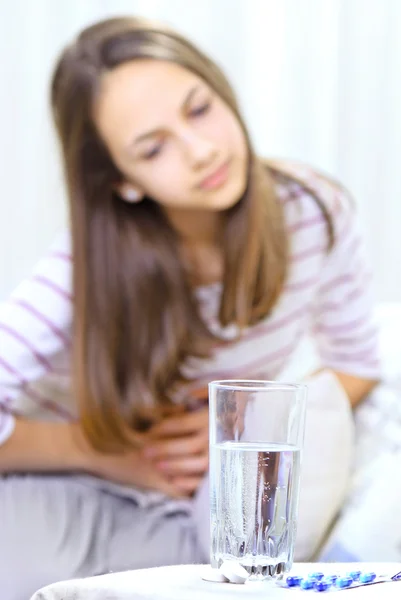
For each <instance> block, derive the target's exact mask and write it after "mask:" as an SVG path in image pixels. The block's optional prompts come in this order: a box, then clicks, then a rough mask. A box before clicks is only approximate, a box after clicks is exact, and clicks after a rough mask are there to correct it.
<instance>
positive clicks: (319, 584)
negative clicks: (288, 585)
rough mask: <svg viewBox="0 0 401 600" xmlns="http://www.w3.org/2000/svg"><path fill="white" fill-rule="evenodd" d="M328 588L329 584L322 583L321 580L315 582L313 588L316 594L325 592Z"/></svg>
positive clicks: (326, 582) (322, 580)
mask: <svg viewBox="0 0 401 600" xmlns="http://www.w3.org/2000/svg"><path fill="white" fill-rule="evenodd" d="M329 587H330V583H329V582H328V581H324V579H321V580H320V581H315V584H314V588H315V590H316V591H317V592H325V591H326V590H328V589H329Z"/></svg>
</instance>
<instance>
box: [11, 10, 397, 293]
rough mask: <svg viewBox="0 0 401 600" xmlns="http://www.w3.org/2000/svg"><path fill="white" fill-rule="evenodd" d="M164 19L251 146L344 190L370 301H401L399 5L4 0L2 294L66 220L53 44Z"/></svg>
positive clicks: (57, 46) (56, 46)
mask: <svg viewBox="0 0 401 600" xmlns="http://www.w3.org/2000/svg"><path fill="white" fill-rule="evenodd" d="M116 14H139V15H144V16H150V17H157V18H161V19H163V20H167V21H168V22H169V23H170V24H172V25H174V26H176V27H177V28H179V29H180V30H181V31H183V32H184V33H186V34H188V35H189V36H191V37H192V38H193V39H194V40H195V41H196V42H198V43H199V44H200V45H201V46H202V47H203V48H204V49H205V50H206V51H208V52H209V53H210V54H212V55H213V56H214V57H215V58H216V59H217V60H218V62H219V63H220V64H221V65H222V66H223V67H224V68H225V69H226V71H227V73H228V75H229V76H230V77H231V79H232V81H233V83H234V86H235V88H236V90H237V92H238V94H239V97H240V100H241V103H242V106H243V110H244V112H245V115H246V117H247V119H248V123H249V126H250V129H251V132H252V133H253V137H254V140H255V142H256V145H257V148H258V149H259V150H260V151H261V152H262V153H263V154H266V155H273V156H281V157H290V158H293V159H298V160H301V161H306V162H310V163H313V164H315V165H316V166H317V167H320V168H321V169H324V170H325V171H327V172H329V173H331V174H332V175H334V176H336V177H338V178H340V179H341V180H342V181H343V182H344V183H345V184H346V185H347V186H348V187H349V188H350V189H351V191H352V192H353V194H354V196H355V198H356V200H357V202H358V206H359V208H360V212H361V217H362V220H363V223H364V225H365V230H366V235H367V242H368V249H369V252H370V256H371V260H372V265H373V269H374V274H375V281H376V287H377V297H378V299H380V300H387V301H398V300H401V275H400V273H399V270H398V262H399V257H401V237H400V236H399V229H400V225H401V176H400V170H399V168H398V163H399V161H400V157H401V106H400V98H401V36H400V35H399V30H400V27H401V2H400V1H399V0H137V1H135V0H61V1H60V2H55V1H54V0H35V1H32V0H0V68H1V71H0V72H1V77H2V82H1V93H0V176H1V177H0V180H1V184H2V193H1V200H0V300H1V299H3V298H4V297H6V295H7V294H8V293H9V292H10V291H11V289H12V288H13V287H14V286H15V285H16V284H17V283H18V281H19V280H20V279H21V277H23V276H25V275H26V274H28V273H29V270H30V269H31V267H32V266H33V264H34V262H35V261H36V260H37V259H38V258H39V257H40V255H41V254H42V253H43V252H44V251H45V249H46V247H47V245H48V244H49V243H50V242H51V240H52V238H53V236H54V234H55V232H56V230H57V229H58V228H59V227H61V226H62V225H63V223H65V218H66V217H65V215H66V211H65V199H64V193H63V185H62V178H61V174H60V167H59V162H58V151H57V146H56V143H55V140H54V137H53V132H52V126H51V122H50V114H49V110H48V83H49V77H50V73H51V70H52V67H53V64H54V61H55V58H56V56H57V54H58V52H59V51H60V49H61V48H62V46H63V45H64V44H65V43H66V42H67V41H68V40H69V39H70V37H71V36H73V35H74V34H75V33H76V32H77V31H78V30H79V29H80V28H81V27H83V26H85V25H87V24H88V23H90V22H92V21H94V20H97V19H99V18H103V17H106V16H110V15H116Z"/></svg>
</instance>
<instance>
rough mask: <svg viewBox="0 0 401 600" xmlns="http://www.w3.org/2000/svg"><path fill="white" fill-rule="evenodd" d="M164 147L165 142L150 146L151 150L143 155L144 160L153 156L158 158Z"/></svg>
mask: <svg viewBox="0 0 401 600" xmlns="http://www.w3.org/2000/svg"><path fill="white" fill-rule="evenodd" d="M162 147H163V142H159V143H158V144H156V145H154V146H152V147H151V148H149V150H148V151H147V152H145V153H144V154H143V155H142V158H143V159H144V160H152V158H156V156H158V155H159V154H160V152H161V150H162Z"/></svg>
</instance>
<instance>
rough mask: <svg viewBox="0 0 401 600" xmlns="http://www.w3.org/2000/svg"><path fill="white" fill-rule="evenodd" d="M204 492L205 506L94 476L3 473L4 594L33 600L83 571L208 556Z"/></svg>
mask: <svg viewBox="0 0 401 600" xmlns="http://www.w3.org/2000/svg"><path fill="white" fill-rule="evenodd" d="M202 497H203V499H204V500H206V502H205V501H204V500H202V506H200V503H199V501H197V500H196V499H195V501H186V500H185V501H176V500H171V499H167V498H166V497H164V496H161V495H159V494H146V493H143V492H140V491H138V490H134V489H130V488H126V487H124V486H120V485H116V484H113V483H109V482H104V481H101V480H98V479H96V478H94V477H90V476H88V477H87V476H69V475H66V476H65V475H57V476H53V475H52V476H50V475H38V476H36V475H32V474H29V475H12V476H11V475H10V476H4V477H0V591H1V593H0V597H1V599H3V598H4V600H29V598H30V597H31V596H32V595H33V593H34V592H35V591H36V590H38V589H39V588H42V587H44V586H46V585H48V584H51V583H53V582H56V581H62V580H67V579H72V578H77V577H87V576H93V575H99V574H104V573H109V572H111V571H124V570H128V569H140V568H145V567H153V566H160V565H171V564H177V563H182V564H185V563H200V562H208V556H207V530H208V511H207V508H206V506H207V495H206V494H205V493H203V496H202ZM197 504H198V506H197ZM196 513H197V514H196ZM199 518H200V521H199ZM202 537H203V538H204V540H205V542H204V543H202ZM202 546H203V549H202Z"/></svg>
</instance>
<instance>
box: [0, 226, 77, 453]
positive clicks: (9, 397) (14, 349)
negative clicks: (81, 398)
mask: <svg viewBox="0 0 401 600" xmlns="http://www.w3.org/2000/svg"><path fill="white" fill-rule="evenodd" d="M69 246H70V242H69V235H68V234H67V233H63V234H62V235H61V236H59V238H58V239H57V241H56V242H55V243H54V244H53V246H52V247H51V248H50V251H49V253H48V254H47V256H46V257H45V258H44V259H42V260H41V261H40V262H39V263H38V265H37V266H36V268H35V269H34V271H33V273H32V275H31V277H29V278H28V279H26V280H25V281H23V282H22V283H21V284H20V285H19V286H18V287H17V289H16V290H15V291H14V292H13V293H12V294H11V296H10V298H9V299H8V301H6V302H4V303H3V304H1V305H0V442H1V440H2V439H3V438H4V437H6V436H5V435H4V432H5V431H7V432H10V431H11V429H12V428H11V421H12V419H13V414H15V412H16V411H15V401H16V400H17V399H18V398H19V397H20V396H21V394H22V393H24V394H25V395H29V394H31V400H32V402H36V403H38V404H40V406H41V407H43V408H44V409H46V410H50V411H52V410H53V411H54V412H57V411H58V410H59V407H58V406H57V405H56V402H55V401H54V399H52V398H43V397H41V396H40V395H39V394H38V393H35V392H33V391H29V384H31V383H33V382H36V381H38V380H40V378H41V377H42V376H43V375H45V374H46V373H48V372H50V371H52V368H53V367H52V358H53V357H54V356H55V355H56V354H58V353H59V352H60V351H62V350H63V349H68V346H69V344H70V328H71V321H72V299H71V271H72V269H71V259H70V247H69ZM19 410H20V411H21V407H20V405H19ZM22 412H23V410H22ZM61 412H62V409H61V408H60V410H59V413H61ZM2 432H3V434H2Z"/></svg>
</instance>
